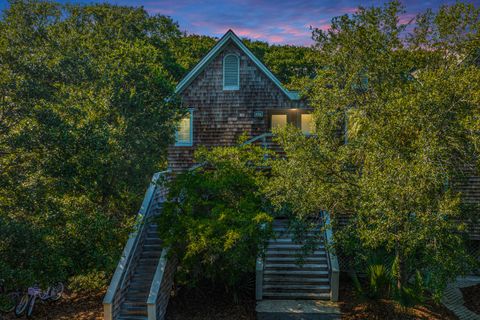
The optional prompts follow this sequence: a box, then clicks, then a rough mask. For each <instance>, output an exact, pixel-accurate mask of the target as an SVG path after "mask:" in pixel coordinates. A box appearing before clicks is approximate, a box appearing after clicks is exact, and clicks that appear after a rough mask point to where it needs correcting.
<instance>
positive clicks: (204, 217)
mask: <svg viewBox="0 0 480 320" xmlns="http://www.w3.org/2000/svg"><path fill="white" fill-rule="evenodd" d="M263 155H264V150H263V149H262V148H261V147H259V146H252V145H246V146H240V147H216V148H213V149H212V150H207V149H199V150H198V151H197V153H196V158H197V160H198V161H199V162H200V163H205V166H204V167H203V168H199V169H197V170H194V171H186V172H184V173H181V174H179V175H177V176H176V177H175V180H174V181H173V182H172V183H171V184H170V187H169V202H167V203H166V204H165V205H164V209H163V212H162V214H161V215H160V218H159V220H160V221H159V223H158V226H159V229H160V235H161V238H162V239H163V241H164V242H165V244H166V245H167V246H170V247H171V252H172V253H174V254H175V255H176V256H177V257H178V258H179V260H180V261H179V263H180V266H181V268H180V269H179V273H177V275H176V276H177V278H178V279H179V280H180V283H182V282H186V284H188V285H190V286H194V285H195V284H197V283H198V282H199V281H202V280H208V281H210V282H211V283H216V284H221V285H224V286H225V287H226V288H228V289H230V290H233V293H234V295H236V294H237V293H238V288H239V287H242V285H241V283H240V282H241V281H242V280H243V279H245V277H246V275H248V274H249V273H250V274H251V273H253V272H254V271H255V261H256V257H257V253H258V250H259V248H260V247H261V246H264V245H265V242H266V240H267V239H268V235H269V222H271V220H272V218H271V216H270V215H269V214H268V213H267V212H266V205H265V202H264V199H263V197H262V194H261V193H260V192H259V189H260V186H261V185H263V184H264V183H265V180H266V172H264V171H262V170H261V169H259V166H260V165H261V164H262V163H263ZM262 225H265V227H263V226H262ZM185 280H186V281H185Z"/></svg>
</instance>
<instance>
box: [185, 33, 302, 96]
mask: <svg viewBox="0 0 480 320" xmlns="http://www.w3.org/2000/svg"><path fill="white" fill-rule="evenodd" d="M229 41H232V42H233V43H235V44H236V45H237V46H238V47H239V48H240V50H242V51H243V53H245V54H246V55H247V56H248V57H249V58H250V59H251V60H252V61H253V63H255V65H256V66H257V67H258V68H259V69H260V70H262V72H263V73H264V74H265V75H266V76H267V77H268V78H269V79H270V80H271V81H272V82H273V83H274V84H275V85H276V86H277V87H278V88H279V89H280V90H281V91H282V92H283V93H285V95H286V96H287V97H288V98H290V100H299V99H300V96H299V95H298V93H297V92H295V91H289V90H287V89H286V88H285V87H284V86H283V85H282V83H281V82H280V80H278V79H277V77H275V76H274V75H273V73H272V72H271V71H270V70H268V68H267V67H266V66H265V65H264V64H263V63H262V62H261V61H260V60H258V58H257V57H255V55H254V54H253V53H252V51H250V50H249V49H248V48H247V47H246V46H245V45H244V44H243V42H242V40H240V38H239V37H238V36H237V35H236V34H235V33H234V32H233V31H232V30H231V29H230V30H228V31H227V33H225V34H224V35H223V37H222V38H220V40H218V42H217V43H216V44H215V46H214V47H213V48H212V49H211V50H210V51H209V52H208V53H207V55H205V57H203V59H202V60H200V62H199V63H198V64H197V65H196V66H195V67H194V68H193V69H192V70H191V71H190V72H189V73H188V74H187V75H186V76H185V77H184V78H183V79H182V81H180V82H179V83H178V85H177V87H176V89H175V93H180V92H182V91H183V90H184V89H185V88H186V87H187V86H188V85H189V84H190V83H191V82H192V81H193V80H194V79H195V78H196V77H197V76H198V75H199V74H200V72H202V71H203V69H205V67H206V66H207V65H208V64H209V63H210V62H211V61H212V60H213V59H214V58H215V57H216V56H217V55H218V54H219V53H220V51H221V50H222V49H223V48H224V47H225V46H226V45H227V44H228V43H229Z"/></svg>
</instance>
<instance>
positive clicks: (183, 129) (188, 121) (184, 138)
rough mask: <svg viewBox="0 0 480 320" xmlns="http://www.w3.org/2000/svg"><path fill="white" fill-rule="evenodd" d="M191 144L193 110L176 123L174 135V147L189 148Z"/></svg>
mask: <svg viewBox="0 0 480 320" xmlns="http://www.w3.org/2000/svg"><path fill="white" fill-rule="evenodd" d="M192 144H193V110H190V111H189V112H188V114H187V115H186V116H185V117H183V118H182V119H181V120H180V122H179V123H178V128H177V132H176V133H175V145H176V146H191V145H192Z"/></svg>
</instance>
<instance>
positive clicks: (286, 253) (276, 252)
mask: <svg viewBox="0 0 480 320" xmlns="http://www.w3.org/2000/svg"><path fill="white" fill-rule="evenodd" d="M326 255H327V252H326V251H325V250H315V251H313V252H307V253H306V254H305V253H304V252H303V251H302V250H288V249H287V250H281V249H273V250H267V251H266V252H265V256H266V257H273V256H277V257H294V258H295V257H312V256H317V257H319V256H326Z"/></svg>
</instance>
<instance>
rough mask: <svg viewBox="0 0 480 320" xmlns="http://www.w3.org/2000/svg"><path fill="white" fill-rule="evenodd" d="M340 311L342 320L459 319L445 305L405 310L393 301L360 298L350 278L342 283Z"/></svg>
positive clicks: (428, 303) (430, 302)
mask: <svg viewBox="0 0 480 320" xmlns="http://www.w3.org/2000/svg"><path fill="white" fill-rule="evenodd" d="M339 305H340V310H341V311H342V320H358V319H369V320H385V319H388V320H416V319H425V320H426V319H428V320H454V319H458V318H457V317H456V316H455V315H454V314H453V313H452V312H451V311H450V310H448V309H447V308H445V307H444V306H443V305H436V304H435V303H433V301H427V303H426V304H425V305H423V306H416V307H411V308H405V307H401V306H399V305H398V304H397V303H396V302H395V301H393V300H387V299H380V300H369V299H366V298H363V297H359V296H358V295H357V294H356V293H355V290H354V287H353V285H352V283H351V281H350V279H349V278H348V277H346V276H345V277H342V279H341V281H340V301H339Z"/></svg>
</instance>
